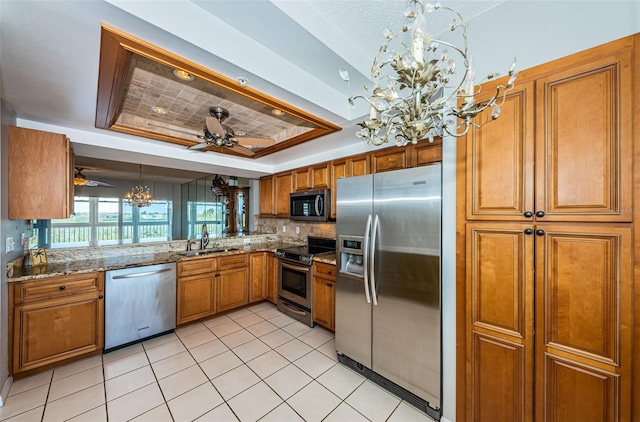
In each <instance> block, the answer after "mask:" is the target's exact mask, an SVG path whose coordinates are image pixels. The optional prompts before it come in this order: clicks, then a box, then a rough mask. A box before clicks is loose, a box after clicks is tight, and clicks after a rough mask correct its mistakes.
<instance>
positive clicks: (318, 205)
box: [315, 195, 324, 217]
mask: <svg viewBox="0 0 640 422" xmlns="http://www.w3.org/2000/svg"><path fill="white" fill-rule="evenodd" d="M315 205H316V215H317V216H318V217H320V216H321V215H322V214H321V212H322V208H324V207H322V196H320V195H316V204H315Z"/></svg>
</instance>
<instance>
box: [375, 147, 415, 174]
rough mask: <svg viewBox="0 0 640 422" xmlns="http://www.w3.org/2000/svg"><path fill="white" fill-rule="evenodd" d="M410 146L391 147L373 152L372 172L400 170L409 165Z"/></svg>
mask: <svg viewBox="0 0 640 422" xmlns="http://www.w3.org/2000/svg"><path fill="white" fill-rule="evenodd" d="M408 149H409V147H390V148H385V149H383V150H381V151H376V152H372V153H371V173H381V172H383V171H391V170H400V169H406V168H408V167H409V157H408V153H407V151H408Z"/></svg>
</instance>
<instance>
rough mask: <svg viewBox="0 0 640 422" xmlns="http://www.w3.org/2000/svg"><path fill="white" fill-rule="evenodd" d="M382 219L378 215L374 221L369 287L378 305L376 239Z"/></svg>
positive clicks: (374, 302)
mask: <svg viewBox="0 0 640 422" xmlns="http://www.w3.org/2000/svg"><path fill="white" fill-rule="evenodd" d="M379 222H380V219H379V218H378V214H376V217H375V218H374V219H373V229H372V231H371V257H370V260H369V261H370V268H371V274H370V275H369V286H370V287H371V299H372V300H373V304H374V305H377V304H378V297H377V296H378V295H377V294H376V266H375V256H376V237H377V234H378V224H379Z"/></svg>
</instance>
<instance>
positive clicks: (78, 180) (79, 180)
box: [73, 167, 115, 188]
mask: <svg viewBox="0 0 640 422" xmlns="http://www.w3.org/2000/svg"><path fill="white" fill-rule="evenodd" d="M82 170H84V167H76V174H75V175H74V178H73V184H74V185H75V186H88V187H91V188H93V187H97V186H102V187H105V188H114V187H115V186H114V185H112V184H111V183H107V182H101V181H99V180H89V179H87V176H85V175H84V174H82Z"/></svg>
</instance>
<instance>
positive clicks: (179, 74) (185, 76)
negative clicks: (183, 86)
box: [173, 69, 195, 82]
mask: <svg viewBox="0 0 640 422" xmlns="http://www.w3.org/2000/svg"><path fill="white" fill-rule="evenodd" d="M173 76H175V77H176V78H178V79H180V80H181V81H187V82H191V81H192V80H194V79H195V78H194V76H193V75H192V74H191V73H189V72H186V71H184V70H182V69H173Z"/></svg>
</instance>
